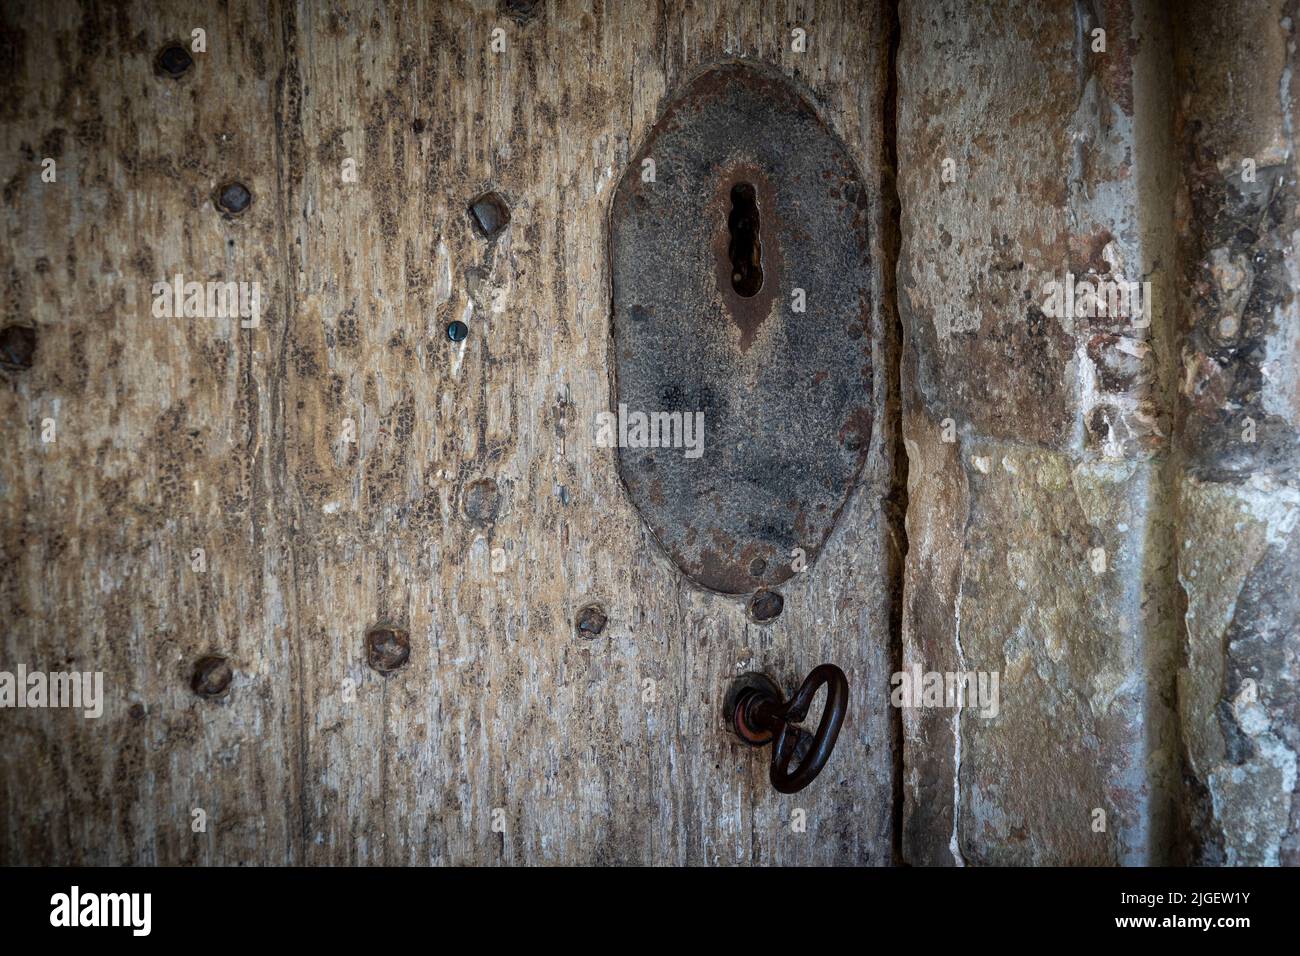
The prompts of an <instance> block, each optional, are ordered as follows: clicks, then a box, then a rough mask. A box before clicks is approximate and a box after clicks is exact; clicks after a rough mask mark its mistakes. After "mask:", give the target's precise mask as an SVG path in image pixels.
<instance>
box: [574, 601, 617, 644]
mask: <svg viewBox="0 0 1300 956" xmlns="http://www.w3.org/2000/svg"><path fill="white" fill-rule="evenodd" d="M608 621H609V618H608V617H607V616H606V614H605V611H604V609H603V608H601V607H600V606H599V605H597V604H588V605H587V606H586V607H584V608H583V609H582V610H581V611H579V612H578V618H577V620H576V622H575V624H576V625H577V628H578V634H580V635H581V636H582V637H586V638H592V637H597V636H598V635H599V634H600V632H601V631H603V630H605V624H606V623H607V622H608Z"/></svg>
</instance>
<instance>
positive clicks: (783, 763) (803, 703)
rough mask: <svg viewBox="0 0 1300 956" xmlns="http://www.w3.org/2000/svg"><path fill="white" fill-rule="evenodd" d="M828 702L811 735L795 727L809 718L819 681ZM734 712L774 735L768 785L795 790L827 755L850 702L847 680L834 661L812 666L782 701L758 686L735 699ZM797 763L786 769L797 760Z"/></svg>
mask: <svg viewBox="0 0 1300 956" xmlns="http://www.w3.org/2000/svg"><path fill="white" fill-rule="evenodd" d="M823 684H825V685H826V688H827V689H826V704H825V706H824V707H823V708H822V716H821V722H820V723H819V724H818V726H817V732H816V733H815V734H809V733H808V732H807V731H806V730H803V729H802V728H800V727H798V726H796V725H797V724H798V723H800V722H801V721H802V720H803V719H804V718H805V717H807V716H808V708H809V707H810V706H811V705H812V701H813V697H815V696H816V694H817V691H818V690H820V689H821V687H822V685H823ZM738 704H739V708H738V709H739V710H741V711H743V715H742V714H740V713H738V714H737V716H738V717H740V718H741V720H743V722H744V723H745V724H747V725H748V726H749V727H751V728H763V729H764V730H767V731H770V732H771V734H772V735H773V736H772V767H771V775H770V777H771V781H772V786H773V787H775V788H776V789H777V791H779V792H780V793H797V792H798V791H800V790H802V789H803V788H804V787H806V786H808V784H810V783H812V782H813V780H815V779H816V777H817V775H818V774H819V773H821V772H822V768H823V767H825V766H826V761H827V760H829V759H830V756H831V751H832V750H834V749H835V740H836V738H838V737H839V734H840V727H841V726H842V725H843V724H844V716H845V714H846V713H847V712H848V705H849V681H848V678H847V677H845V676H844V672H843V671H842V670H840V669H839V668H838V667H836V666H835V665H834V664H821V665H820V666H818V667H815V668H813V671H812V673H811V674H809V675H808V676H807V678H805V679H804V682H803V684H802V685H801V686H800V688H799V689H798V690H797V691H795V694H794V696H793V697H791V698H790V699H789V700H788V701H785V702H784V703H782V702H781V700H780V698H779V697H775V698H774V697H772V696H771V695H770V694H768V693H765V692H763V691H761V690H757V689H754V690H750V691H749V692H748V693H747V694H745V695H744V696H743V697H742V699H741V700H740V701H738ZM796 757H797V758H798V760H799V766H798V768H797V769H796V770H795V771H794V773H791V772H790V762H791V761H792V760H794V759H795V758H796Z"/></svg>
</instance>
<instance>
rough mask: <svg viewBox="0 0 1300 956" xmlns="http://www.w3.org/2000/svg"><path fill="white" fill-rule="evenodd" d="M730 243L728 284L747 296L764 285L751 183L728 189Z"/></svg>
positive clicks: (756, 215)
mask: <svg viewBox="0 0 1300 956" xmlns="http://www.w3.org/2000/svg"><path fill="white" fill-rule="evenodd" d="M727 229H728V230H729V231H730V232H731V243H730V245H728V246H727V255H728V256H730V257H731V287H732V288H733V289H735V290H736V294H737V295H741V296H744V297H745V298H746V299H748V298H750V297H751V296H754V295H757V294H758V290H759V289H761V288H763V264H762V262H763V247H762V244H761V243H760V242H759V238H758V203H757V201H756V197H755V193H754V187H753V186H752V185H751V184H750V183H737V184H736V185H735V186H733V187H732V189H731V213H730V215H728V216H727Z"/></svg>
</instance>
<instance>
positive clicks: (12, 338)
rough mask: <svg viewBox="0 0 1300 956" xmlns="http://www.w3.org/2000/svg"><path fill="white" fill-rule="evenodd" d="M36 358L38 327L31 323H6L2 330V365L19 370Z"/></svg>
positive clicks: (0, 332)
mask: <svg viewBox="0 0 1300 956" xmlns="http://www.w3.org/2000/svg"><path fill="white" fill-rule="evenodd" d="M35 360H36V329H34V328H32V327H31V326H30V325H6V326H5V327H4V330H3V331H0V365H3V366H4V367H5V368H7V369H13V370H15V371H16V370H19V369H27V368H31V367H32V363H33V362H34V361H35Z"/></svg>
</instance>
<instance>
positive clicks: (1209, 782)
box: [1175, 0, 1300, 865]
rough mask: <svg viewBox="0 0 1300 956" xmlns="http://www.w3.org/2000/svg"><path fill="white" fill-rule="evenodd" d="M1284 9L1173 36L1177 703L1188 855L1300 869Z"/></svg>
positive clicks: (1222, 6) (1199, 23) (1297, 391)
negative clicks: (1181, 620) (1182, 641)
mask: <svg viewBox="0 0 1300 956" xmlns="http://www.w3.org/2000/svg"><path fill="white" fill-rule="evenodd" d="M1296 15H1297V11H1296V8H1295V5H1294V4H1291V3H1283V2H1277V0H1274V2H1264V3H1253V4H1247V3H1239V2H1228V0H1202V2H1196V3H1192V4H1189V5H1188V6H1187V8H1186V16H1185V17H1180V18H1179V20H1178V24H1177V26H1176V29H1175V41H1176V51H1177V69H1178V85H1179V88H1180V89H1181V90H1183V95H1182V98H1181V100H1180V101H1179V108H1178V112H1177V116H1176V124H1177V136H1178V154H1179V156H1180V157H1181V161H1182V168H1181V174H1182V176H1181V182H1180V189H1179V195H1178V205H1177V223H1178V236H1179V262H1180V270H1181V277H1182V280H1183V281H1182V290H1183V295H1182V296H1181V297H1180V299H1179V303H1178V304H1179V327H1180V328H1181V329H1182V330H1183V332H1184V338H1183V340H1182V343H1181V345H1182V348H1181V358H1182V369H1181V374H1180V376H1179V395H1178V398H1179V422H1180V429H1179V435H1178V438H1179V450H1180V452H1181V455H1180V460H1181V462H1182V463H1183V465H1184V472H1183V474H1182V476H1181V479H1180V481H1179V496H1178V505H1179V531H1178V537H1179V550H1178V577H1179V581H1180V583H1181V585H1182V588H1183V591H1184V592H1185V594H1186V615H1185V621H1186V642H1187V643H1186V662H1185V665H1184V666H1183V667H1182V668H1181V669H1180V672H1179V681H1178V687H1179V707H1180V713H1181V720H1182V726H1183V732H1184V738H1185V747H1186V754H1185V756H1186V762H1187V773H1188V779H1189V788H1188V793H1187V795H1186V796H1187V813H1188V817H1189V823H1190V827H1191V842H1192V845H1193V847H1194V851H1195V858H1196V859H1198V860H1199V861H1201V862H1205V863H1211V864H1216V863H1226V864H1250V865H1261V864H1272V865H1276V864H1279V863H1281V864H1288V865H1300V796H1298V795H1297V793H1298V790H1297V781H1296V771H1297V763H1296V761H1297V753H1298V752H1300V533H1298V532H1297V530H1296V528H1297V523H1298V522H1300V303H1298V302H1297V300H1296V292H1297V288H1298V287H1300V268H1298V265H1300V263H1297V250H1296V239H1297V227H1298V226H1300V223H1298V222H1297V216H1296V202H1297V194H1296V180H1297V172H1298V169H1297V159H1296V138H1295V130H1294V123H1295V120H1296V111H1295V104H1296V93H1297V87H1296V84H1297V82H1298V81H1297V77H1296V66H1297V63H1296V29H1297V22H1296Z"/></svg>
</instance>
